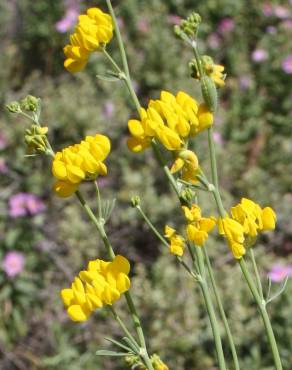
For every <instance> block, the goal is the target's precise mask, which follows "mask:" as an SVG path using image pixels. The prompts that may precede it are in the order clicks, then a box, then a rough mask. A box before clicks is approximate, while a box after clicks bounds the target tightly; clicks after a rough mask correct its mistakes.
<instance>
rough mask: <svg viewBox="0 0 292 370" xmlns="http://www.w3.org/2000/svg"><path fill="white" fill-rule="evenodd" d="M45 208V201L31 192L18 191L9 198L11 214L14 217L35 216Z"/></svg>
mask: <svg viewBox="0 0 292 370" xmlns="http://www.w3.org/2000/svg"><path fill="white" fill-rule="evenodd" d="M45 208H46V207H45V204H44V203H43V201H42V200H41V199H40V198H39V197H38V196H36V195H34V194H31V193H17V194H15V195H12V196H11V198H10V199H9V215H10V217H12V218H17V217H22V216H34V215H37V214H38V213H40V212H43V211H44V210H45Z"/></svg>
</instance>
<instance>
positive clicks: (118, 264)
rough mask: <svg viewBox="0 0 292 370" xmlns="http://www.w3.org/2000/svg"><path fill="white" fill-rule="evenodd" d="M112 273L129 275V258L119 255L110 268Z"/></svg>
mask: <svg viewBox="0 0 292 370" xmlns="http://www.w3.org/2000/svg"><path fill="white" fill-rule="evenodd" d="M109 269H110V271H112V272H113V273H114V274H118V273H120V272H122V273H124V274H126V275H128V274H129V272H130V263H129V261H128V260H127V258H125V257H123V256H120V255H117V256H116V257H115V258H114V260H113V261H112V263H111V264H110V267H109Z"/></svg>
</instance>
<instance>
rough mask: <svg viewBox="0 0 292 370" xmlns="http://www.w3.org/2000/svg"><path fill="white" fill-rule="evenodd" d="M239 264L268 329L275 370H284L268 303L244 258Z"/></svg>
mask: <svg viewBox="0 0 292 370" xmlns="http://www.w3.org/2000/svg"><path fill="white" fill-rule="evenodd" d="M238 263H239V265H240V268H241V271H242V273H243V275H244V277H245V280H246V281H247V284H248V286H249V289H250V291H251V293H252V295H253V297H254V299H255V301H256V303H257V306H258V309H259V311H260V314H261V316H262V319H263V322H264V326H265V329H266V334H267V337H268V341H269V343H270V347H271V350H272V354H273V358H274V364H275V369H276V370H282V369H283V367H282V363H281V358H280V354H279V350H278V347H277V343H276V339H275V335H274V332H273V328H272V325H271V322H270V319H269V315H268V313H267V309H266V302H265V300H263V299H262V298H261V296H260V294H259V293H258V291H257V288H256V286H255V284H254V282H253V279H252V278H251V276H250V273H249V271H248V269H247V266H246V263H245V261H244V258H241V259H240V260H239V261H238Z"/></svg>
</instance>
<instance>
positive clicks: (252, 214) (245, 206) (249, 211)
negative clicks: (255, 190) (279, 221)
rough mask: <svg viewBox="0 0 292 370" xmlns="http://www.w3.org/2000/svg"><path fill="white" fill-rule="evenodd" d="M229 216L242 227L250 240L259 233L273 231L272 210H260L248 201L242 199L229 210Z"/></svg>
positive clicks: (273, 213)
mask: <svg viewBox="0 0 292 370" xmlns="http://www.w3.org/2000/svg"><path fill="white" fill-rule="evenodd" d="M231 214H232V217H233V219H235V220H236V221H238V222H239V223H240V224H241V225H242V226H243V227H244V233H245V234H246V235H248V236H250V237H252V238H254V237H256V236H257V234H258V232H260V231H265V230H274V229H275V225H276V214H275V212H274V211H273V209H272V208H270V207H266V208H264V209H262V208H261V207H260V206H259V205H258V204H257V203H255V202H253V201H252V200H250V199H247V198H242V199H241V202H240V203H239V204H237V205H236V206H235V207H232V208H231Z"/></svg>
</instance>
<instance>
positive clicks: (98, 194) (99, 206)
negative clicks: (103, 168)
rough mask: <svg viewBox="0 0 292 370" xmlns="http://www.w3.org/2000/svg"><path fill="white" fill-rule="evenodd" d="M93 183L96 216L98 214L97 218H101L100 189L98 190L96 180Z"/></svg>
mask: <svg viewBox="0 0 292 370" xmlns="http://www.w3.org/2000/svg"><path fill="white" fill-rule="evenodd" d="M94 185H95V190H96V197H97V216H98V219H101V218H102V214H101V213H102V212H101V200H100V191H99V187H98V183H97V180H95V181H94Z"/></svg>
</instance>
